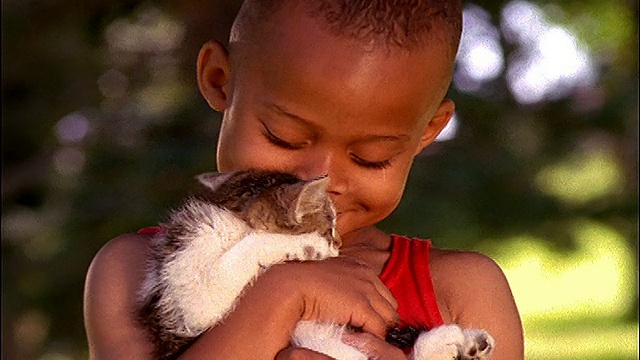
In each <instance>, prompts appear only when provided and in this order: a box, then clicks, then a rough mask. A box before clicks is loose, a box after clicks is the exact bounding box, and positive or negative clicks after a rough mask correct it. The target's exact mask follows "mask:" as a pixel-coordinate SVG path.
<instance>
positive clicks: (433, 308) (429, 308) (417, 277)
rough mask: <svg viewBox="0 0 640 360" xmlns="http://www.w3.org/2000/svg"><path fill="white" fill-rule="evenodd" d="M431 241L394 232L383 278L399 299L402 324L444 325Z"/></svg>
mask: <svg viewBox="0 0 640 360" xmlns="http://www.w3.org/2000/svg"><path fill="white" fill-rule="evenodd" d="M430 250H431V241H429V240H421V239H409V238H406V237H404V236H398V235H391V255H390V256H389V260H387V263H386V265H385V266H384V268H383V269H382V273H381V274H380V279H381V280H382V282H383V283H384V284H385V285H386V286H387V288H389V290H390V291H391V293H392V294H393V296H394V297H395V298H396V300H397V301H398V315H400V319H401V321H402V323H401V325H409V326H412V327H414V328H417V329H424V328H427V329H433V328H434V327H436V326H440V325H442V324H443V323H444V322H443V320H442V315H441V314H440V310H439V309H438V303H437V302H436V297H435V293H434V291H433V283H432V282H431V271H430V269H429V252H430Z"/></svg>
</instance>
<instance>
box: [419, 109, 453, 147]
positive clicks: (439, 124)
mask: <svg viewBox="0 0 640 360" xmlns="http://www.w3.org/2000/svg"><path fill="white" fill-rule="evenodd" d="M455 110H456V105H455V104H454V103H453V100H451V99H444V100H442V102H441V103H440V105H439V106H438V109H437V110H436V113H435V115H433V118H431V120H429V123H428V124H427V127H426V128H425V129H424V132H423V133H422V137H420V144H419V145H418V148H417V149H416V152H415V155H418V154H419V153H420V152H421V151H422V149H424V148H425V147H427V146H429V145H430V144H431V143H432V142H434V141H435V139H436V137H438V135H439V134H440V132H442V129H444V128H445V126H447V124H448V123H449V120H451V117H452V116H453V113H454V112H455Z"/></svg>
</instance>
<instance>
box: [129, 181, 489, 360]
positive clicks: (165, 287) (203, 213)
mask: <svg viewBox="0 0 640 360" xmlns="http://www.w3.org/2000/svg"><path fill="white" fill-rule="evenodd" d="M198 179H199V180H200V183H201V184H202V185H204V188H203V191H202V192H201V193H200V194H198V195H194V196H191V197H189V198H188V199H187V200H186V201H185V202H184V204H183V205H182V206H181V207H179V208H178V209H177V210H175V211H173V212H172V214H171V216H170V217H169V220H168V221H167V222H166V223H165V224H164V225H163V230H162V231H161V232H160V233H158V234H157V235H156V236H154V238H153V240H152V245H151V258H150V262H149V266H148V271H147V274H146V278H145V281H144V283H143V286H142V289H141V291H140V299H141V307H140V310H139V312H138V314H137V315H138V318H139V320H140V322H141V323H142V325H143V327H144V328H145V329H146V330H147V332H148V333H149V335H150V337H151V339H152V341H153V343H154V346H155V354H154V355H155V356H156V357H157V358H159V359H174V358H177V357H178V356H179V355H180V354H181V353H182V352H183V351H184V350H185V349H186V348H187V347H188V346H189V345H190V344H191V343H192V342H193V341H195V340H196V339H197V338H198V336H200V335H201V334H202V333H203V332H205V331H206V330H207V329H208V328H210V327H212V326H214V325H216V324H217V323H219V322H220V321H221V320H223V319H224V318H225V316H227V315H228V314H229V313H230V312H231V311H233V309H234V306H235V304H236V302H237V301H238V299H239V298H240V297H241V295H242V292H243V290H244V289H245V288H246V287H247V286H250V285H251V284H252V283H253V281H254V280H255V279H256V278H257V277H258V276H260V274H261V273H262V272H263V271H265V270H266V269H267V268H269V267H270V266H272V265H274V264H278V263H282V262H285V261H292V260H297V261H307V260H322V259H326V258H328V257H333V256H337V255H338V248H339V247H340V245H341V243H340V239H339V238H338V236H337V234H336V232H335V210H334V208H333V205H332V203H331V201H330V199H329V197H328V196H327V193H326V191H325V190H326V186H327V184H328V181H329V179H328V178H326V177H325V178H318V179H313V180H308V181H304V180H300V179H298V178H297V177H295V176H293V175H290V174H285V173H277V172H259V171H242V172H234V173H225V174H218V173H209V174H203V175H200V176H199V177H198ZM344 331H350V330H349V329H348V328H347V327H346V326H343V325H337V324H324V323H317V322H313V321H301V322H299V323H298V326H297V327H296V329H295V330H294V333H293V335H292V344H293V345H294V346H301V347H306V348H309V349H312V350H315V351H318V352H322V353H325V354H327V355H329V356H331V357H333V358H336V359H339V360H366V359H367V356H366V355H364V354H362V353H361V352H360V351H358V350H357V349H355V348H354V347H351V346H349V345H346V344H344V343H343V342H342V341H341V337H342V334H343V332H344ZM413 333H414V334H415V336H414V337H413V338H411V337H412V336H411V332H403V331H402V330H399V329H396V328H394V329H391V330H390V336H388V340H389V341H390V342H392V343H394V342H395V343H402V341H403V340H404V341H405V342H410V343H413V342H414V341H415V345H414V346H413V350H412V353H411V354H410V358H411V359H415V360H427V359H429V360H440V359H443V360H444V359H461V360H466V359H468V360H474V359H478V360H482V359H487V358H488V357H489V355H490V353H491V351H492V349H493V347H494V341H493V339H492V338H491V336H490V335H489V334H488V333H486V332H485V331H483V330H462V329H460V328H459V327H458V326H455V325H446V326H441V327H438V328H436V329H433V330H431V331H428V332H426V331H425V332H422V333H420V332H418V331H414V332H413ZM407 337H408V338H409V339H407ZM416 337H417V340H416V339H415V338H416ZM394 340H396V341H394Z"/></svg>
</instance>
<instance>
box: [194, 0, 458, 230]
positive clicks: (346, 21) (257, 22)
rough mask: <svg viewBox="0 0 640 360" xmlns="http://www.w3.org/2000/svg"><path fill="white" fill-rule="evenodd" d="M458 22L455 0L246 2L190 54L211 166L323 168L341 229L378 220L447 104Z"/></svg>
mask: <svg viewBox="0 0 640 360" xmlns="http://www.w3.org/2000/svg"><path fill="white" fill-rule="evenodd" d="M460 24H461V9H460V4H459V2H458V1H451V2H447V1H436V0H428V1H420V0H415V1H397V0H395V1H394V0H369V1H364V0H360V1H349V0H322V1H320V0H289V1H275V0H245V3H244V4H243V6H242V8H241V10H240V13H239V14H238V17H237V19H236V21H235V22H234V25H233V28H232V31H231V37H230V42H229V48H228V49H225V48H224V47H223V46H222V45H221V44H220V43H217V42H210V43H207V44H205V46H204V47H203V48H202V50H201V52H200V56H199V58H198V83H199V86H200V90H201V92H202V94H203V95H204V97H205V98H206V100H207V101H208V102H209V104H210V105H211V106H212V107H213V108H215V109H217V110H219V111H224V117H223V123H222V128H221V131H220V139H219V143H218V170H219V171H231V170H243V169H250V168H258V169H266V170H278V171H285V172H291V173H294V174H296V175H298V176H299V177H302V178H312V177H317V176H320V175H327V174H328V175H329V176H330V178H331V183H330V185H329V188H328V192H329V193H330V195H331V196H332V199H333V201H334V202H335V204H336V208H337V210H338V231H339V233H340V234H341V236H343V238H344V237H345V236H346V235H347V234H348V233H350V232H351V231H354V230H357V229H359V228H362V227H364V226H368V225H372V224H374V223H376V222H378V221H380V220H382V219H383V218H385V217H386V216H387V215H389V214H390V213H391V211H393V209H394V208H395V207H396V206H397V204H398V203H399V201H400V198H401V196H402V192H403V190H404V185H405V182H406V179H407V176H408V173H409V169H410V166H411V164H412V162H413V158H414V156H415V155H416V154H417V153H419V152H420V151H421V150H422V149H423V148H424V147H425V146H427V145H429V144H430V143H431V142H433V141H434V140H435V138H436V136H437V135H438V134H439V133H440V131H441V130H442V129H443V128H444V126H445V125H446V124H447V122H448V121H449V119H450V117H451V115H452V114H453V111H454V105H453V103H452V102H451V101H449V100H443V98H444V96H445V94H446V91H447V89H448V87H449V84H450V80H451V73H452V70H453V62H454V58H455V53H456V50H457V45H458V41H459V36H460Z"/></svg>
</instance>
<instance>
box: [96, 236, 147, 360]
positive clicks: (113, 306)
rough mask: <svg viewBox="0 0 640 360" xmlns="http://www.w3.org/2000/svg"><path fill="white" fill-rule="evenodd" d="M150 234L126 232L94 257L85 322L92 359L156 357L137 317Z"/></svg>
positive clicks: (141, 359)
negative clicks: (139, 289) (127, 233)
mask: <svg viewBox="0 0 640 360" xmlns="http://www.w3.org/2000/svg"><path fill="white" fill-rule="evenodd" d="M148 244H149V237H148V236H143V235H137V234H129V235H123V236H120V237H118V238H116V239H113V240H111V241H110V242H109V243H107V244H106V245H105V246H104V247H103V248H102V249H101V250H100V251H99V252H98V254H96V256H95V257H94V259H93V261H92V262H91V266H90V267H89V271H88V273H87V278H86V282H85V292H84V323H85V330H86V332H87V340H88V345H89V356H90V358H91V359H140V360H143V359H152V356H151V353H152V346H151V343H150V342H149V340H148V339H147V336H146V334H145V332H144V331H143V330H142V328H141V327H140V326H139V325H138V324H137V322H136V319H135V317H134V314H135V312H134V311H135V310H134V309H135V304H136V295H137V293H138V286H139V284H141V283H142V279H143V274H144V266H145V261H146V259H147V255H148V251H149V250H148Z"/></svg>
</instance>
